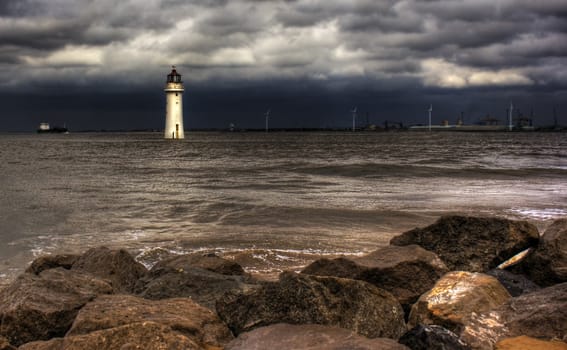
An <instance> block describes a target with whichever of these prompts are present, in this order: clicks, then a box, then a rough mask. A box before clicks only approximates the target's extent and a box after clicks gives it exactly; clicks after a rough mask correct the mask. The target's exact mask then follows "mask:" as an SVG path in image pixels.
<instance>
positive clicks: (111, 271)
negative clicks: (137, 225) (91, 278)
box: [72, 247, 147, 293]
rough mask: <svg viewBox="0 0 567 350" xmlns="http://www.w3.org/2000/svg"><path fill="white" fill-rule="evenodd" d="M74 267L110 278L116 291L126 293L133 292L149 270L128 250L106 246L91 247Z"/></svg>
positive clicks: (74, 268)
mask: <svg viewBox="0 0 567 350" xmlns="http://www.w3.org/2000/svg"><path fill="white" fill-rule="evenodd" d="M72 269H73V270H79V271H86V272H89V273H91V274H93V275H95V276H97V277H100V278H103V279H106V280H109V281H111V283H112V286H113V288H114V290H115V291H116V292H124V293H132V292H133V291H134V288H135V286H136V282H137V281H138V279H139V278H140V277H142V276H143V275H144V274H145V273H146V272H147V270H146V268H145V267H144V265H142V264H140V263H138V262H136V261H135V260H134V258H133V257H132V256H131V255H130V254H129V253H128V252H127V251H126V250H124V249H119V250H111V249H108V248H106V247H98V248H92V249H89V250H88V251H86V252H85V253H84V254H83V255H81V256H80V257H79V258H78V259H77V261H75V263H74V264H73V267H72Z"/></svg>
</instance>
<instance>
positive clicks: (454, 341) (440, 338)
mask: <svg viewBox="0 0 567 350" xmlns="http://www.w3.org/2000/svg"><path fill="white" fill-rule="evenodd" d="M399 343H400V344H404V345H406V346H408V347H409V348H410V349H411V350H469V349H470V347H469V346H468V345H467V344H466V343H465V342H463V341H462V340H461V339H459V336H458V335H456V334H455V333H453V332H451V331H450V330H448V329H445V328H443V327H441V326H436V325H428V326H426V325H422V324H419V325H417V326H415V327H413V328H412V329H410V330H409V331H408V332H407V333H406V334H404V335H403V336H402V337H401V338H400V339H399Z"/></svg>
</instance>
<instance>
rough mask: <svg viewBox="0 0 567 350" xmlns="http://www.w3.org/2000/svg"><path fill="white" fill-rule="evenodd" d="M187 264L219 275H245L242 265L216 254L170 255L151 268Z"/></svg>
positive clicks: (176, 268) (180, 266) (180, 267)
mask: <svg viewBox="0 0 567 350" xmlns="http://www.w3.org/2000/svg"><path fill="white" fill-rule="evenodd" d="M187 266H192V267H200V268H202V269H205V270H209V271H212V272H216V273H220V274H221V275H245V274H246V273H245V272H244V269H243V268H242V266H240V265H239V264H237V263H236V262H234V261H230V260H227V259H224V258H221V257H219V256H218V255H216V254H204V255H203V254H187V255H178V256H174V257H170V258H167V259H164V260H161V261H159V262H158V263H157V264H155V265H154V267H153V269H155V270H157V269H161V268H173V269H175V270H179V269H184V268H186V267H187Z"/></svg>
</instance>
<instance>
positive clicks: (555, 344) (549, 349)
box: [494, 335, 567, 350]
mask: <svg viewBox="0 0 567 350" xmlns="http://www.w3.org/2000/svg"><path fill="white" fill-rule="evenodd" d="M494 350H567V343H564V342H562V341H558V340H554V341H550V340H541V339H535V338H531V337H527V336H525V335H522V336H519V337H514V338H506V339H504V340H501V341H499V342H498V343H496V345H495V346H494Z"/></svg>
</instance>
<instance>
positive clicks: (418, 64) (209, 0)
mask: <svg viewBox="0 0 567 350" xmlns="http://www.w3.org/2000/svg"><path fill="white" fill-rule="evenodd" d="M171 65H176V66H177V68H178V71H179V72H180V73H181V74H182V75H183V80H184V82H185V89H186V92H185V95H184V103H185V124H186V125H185V126H186V128H205V127H227V126H228V124H229V123H231V122H232V123H235V124H236V125H237V126H240V127H244V128H251V127H258V128H260V127H262V126H263V123H264V119H263V114H264V112H265V111H266V110H267V109H271V110H272V121H271V125H273V126H274V127H325V126H334V127H341V126H344V127H348V126H349V125H350V123H351V120H350V118H351V116H350V110H351V109H352V108H353V107H354V106H357V107H358V112H359V119H360V120H361V121H360V123H363V122H364V123H366V120H367V119H368V121H369V122H370V123H375V124H382V123H383V122H384V121H385V120H392V121H393V120H400V121H404V122H406V123H424V122H425V121H426V119H427V108H428V107H429V104H433V118H434V122H440V121H441V120H443V119H448V120H449V121H450V122H451V123H454V122H455V120H456V118H457V117H458V116H459V115H460V113H461V112H463V113H464V115H465V122H468V123H473V122H475V121H477V120H478V119H479V118H481V117H484V116H485V115H487V114H490V115H491V116H494V117H496V118H499V119H501V120H503V121H504V119H505V116H506V108H507V107H508V105H509V104H510V102H513V103H514V104H515V106H516V110H517V111H518V110H519V111H520V112H521V113H524V114H526V115H530V114H531V113H533V115H534V117H535V119H536V120H535V122H536V123H538V124H545V123H551V122H552V121H553V109H554V107H555V109H556V110H557V115H558V117H559V119H560V121H561V122H562V123H564V124H567V1H565V0H541V1H534V0H439V1H436V0H421V1H420V0H360V1H347V0H297V1H293V0H289V1H284V0H281V1H272V0H263V1H261V0H199V1H196V0H194V1H185V0H128V1H126V0H124V1H116V0H1V1H0V106H1V110H0V118H1V120H0V121H1V124H0V130H4V131H6V130H8V131H11V130H20V131H29V130H34V129H35V127H36V126H37V124H38V123H39V122H41V121H47V122H51V123H52V124H62V123H67V125H68V126H69V127H70V128H71V129H75V130H80V129H118V128H131V129H138V128H162V127H163V123H164V114H165V112H164V105H165V98H164V93H163V87H164V83H165V78H166V75H167V74H168V73H169V71H170V70H171ZM532 111H533V112H532Z"/></svg>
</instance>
